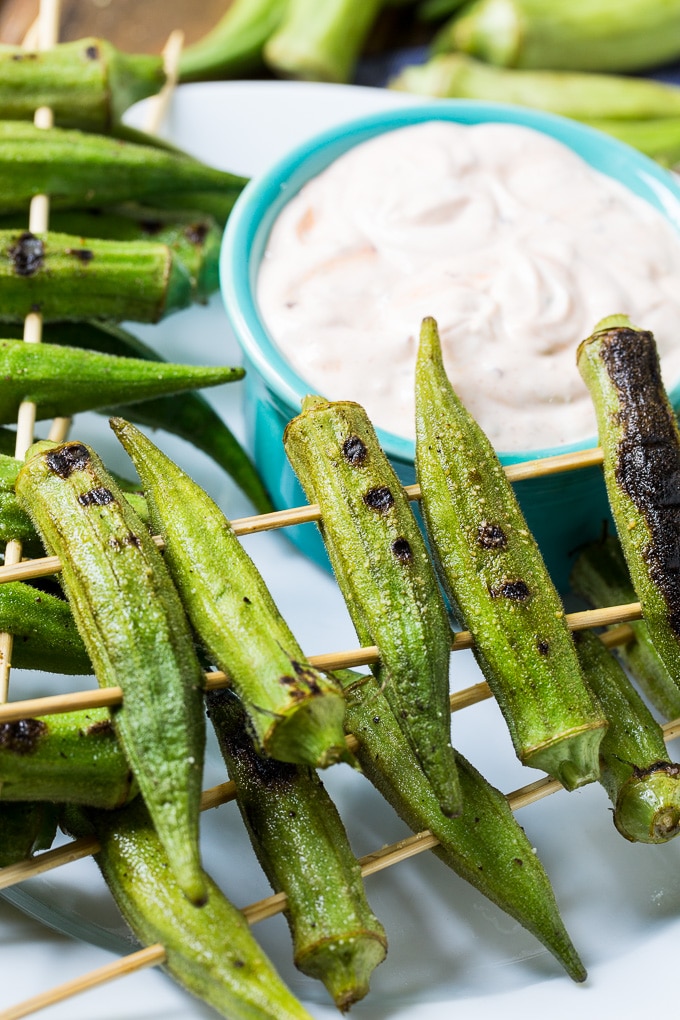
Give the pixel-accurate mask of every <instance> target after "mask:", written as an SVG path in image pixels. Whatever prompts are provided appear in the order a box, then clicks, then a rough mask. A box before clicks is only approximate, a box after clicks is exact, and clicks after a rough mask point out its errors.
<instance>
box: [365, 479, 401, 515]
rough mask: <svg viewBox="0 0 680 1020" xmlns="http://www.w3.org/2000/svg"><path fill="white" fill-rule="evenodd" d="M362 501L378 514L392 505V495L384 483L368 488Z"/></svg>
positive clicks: (383, 512) (385, 511)
mask: <svg viewBox="0 0 680 1020" xmlns="http://www.w3.org/2000/svg"><path fill="white" fill-rule="evenodd" d="M364 503H365V504H366V506H367V507H370V509H371V510H375V512H376V513H378V514H385V513H387V511H388V510H391V509H392V507H393V506H394V496H393V495H392V493H391V492H390V490H389V489H388V487H387V486H386V485H380V486H378V487H377V488H375V489H369V490H368V492H367V493H366V494H365V496H364Z"/></svg>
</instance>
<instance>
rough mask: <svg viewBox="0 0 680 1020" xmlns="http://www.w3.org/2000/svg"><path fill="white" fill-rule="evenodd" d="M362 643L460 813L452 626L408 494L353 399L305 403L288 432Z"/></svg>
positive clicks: (448, 802)
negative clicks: (370, 648) (372, 648)
mask: <svg viewBox="0 0 680 1020" xmlns="http://www.w3.org/2000/svg"><path fill="white" fill-rule="evenodd" d="M284 446H285V449H286V453H287V455H288V459H289V460H290V462H291V464H292V466H293V469H294V470H295V472H296V474H297V476H298V478H299V480H300V484H301V485H302V487H303V489H304V491H305V493H306V495H307V498H308V499H309V501H310V503H317V504H318V505H319V507H320V509H321V521H320V523H319V530H320V531H321V535H322V537H323V540H324V543H325V546H326V550H327V552H328V556H329V559H330V561H331V564H332V566H333V570H334V572H335V576H336V579H337V581H338V584H339V586H340V589H341V591H342V594H343V596H344V598H345V601H346V603H347V608H348V610H349V613H350V616H351V617H352V621H353V623H354V626H355V628H356V631H357V634H358V636H359V640H360V641H361V643H362V644H367V645H370V644H375V645H377V647H378V651H379V654H380V661H379V664H378V665H377V667H376V668H375V672H376V675H377V676H378V677H379V678H380V682H381V683H382V684H383V685H384V689H385V695H386V697H387V699H388V700H389V702H390V704H391V706H392V708H393V711H394V713H395V715H396V717H397V719H398V720H399V725H400V726H401V728H402V730H403V732H404V735H405V736H406V738H407V739H408V741H409V742H410V744H411V746H412V748H413V749H414V751H415V752H416V754H417V756H418V759H419V760H420V762H421V764H422V767H423V770H424V771H425V773H426V774H427V776H428V778H429V780H430V782H431V783H432V785H433V788H434V789H435V791H436V794H437V797H438V798H439V803H440V805H441V808H442V811H443V812H444V814H446V815H456V814H458V813H459V812H460V810H461V805H460V791H459V788H458V781H457V776H456V767H455V759H454V754H453V749H452V747H451V739H450V727H451V721H450V713H449V700H448V694H449V660H450V653H451V639H452V635H451V630H450V627H449V622H448V617H447V613H446V608H445V605H444V601H443V598H442V596H441V593H440V590H439V587H438V585H437V580H436V577H435V574H434V571H433V569H432V566H431V564H430V560H429V556H428V553H427V549H426V547H425V542H424V540H423V537H422V534H421V532H420V529H419V527H418V524H417V522H416V519H415V517H414V515H413V511H412V510H411V507H410V505H409V502H408V499H407V496H406V493H405V492H404V490H403V488H402V486H401V483H400V482H399V480H398V478H397V476H396V474H395V472H394V470H393V468H392V466H391V464H390V463H389V461H388V459H387V457H386V456H385V454H384V452H383V450H382V449H381V448H380V444H379V441H378V438H377V436H376V434H375V431H374V429H373V426H372V425H371V423H370V421H369V419H368V416H367V415H366V412H365V411H364V409H363V408H362V407H360V406H359V405H358V404H355V403H353V402H350V401H336V402H329V401H325V400H322V399H321V398H319V397H307V398H306V399H305V401H304V402H303V409H302V413H301V414H299V415H298V416H297V417H296V418H293V420H292V421H291V422H289V423H288V425H287V427H286V431H285V435H284Z"/></svg>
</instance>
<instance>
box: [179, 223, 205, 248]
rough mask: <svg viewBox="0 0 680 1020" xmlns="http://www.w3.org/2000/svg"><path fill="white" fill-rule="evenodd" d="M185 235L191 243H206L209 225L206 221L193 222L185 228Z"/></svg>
mask: <svg viewBox="0 0 680 1020" xmlns="http://www.w3.org/2000/svg"><path fill="white" fill-rule="evenodd" d="M184 236H185V237H186V239H187V241H188V242H189V244H195V245H201V244H205V239H206V237H207V236H208V226H207V224H206V223H191V224H190V225H189V226H188V227H186V228H185V230H184Z"/></svg>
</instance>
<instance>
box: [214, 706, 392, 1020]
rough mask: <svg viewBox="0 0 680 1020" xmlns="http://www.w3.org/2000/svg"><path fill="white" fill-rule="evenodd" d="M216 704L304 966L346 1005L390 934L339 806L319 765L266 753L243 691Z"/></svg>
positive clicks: (233, 774)
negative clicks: (250, 727)
mask: <svg viewBox="0 0 680 1020" xmlns="http://www.w3.org/2000/svg"><path fill="white" fill-rule="evenodd" d="M207 702H208V715H209V717H210V721H211V722H212V724H213V726H214V728H215V733H216V734H217V738H218V741H219V745H220V748H221V751H222V754H223V756H224V759H225V762H226V764H227V770H228V772H229V776H230V778H231V779H232V780H233V782H234V783H235V785H236V800H237V802H238V806H239V809H240V811H241V815H242V817H243V820H244V822H245V824H246V828H247V829H248V834H249V836H250V839H251V842H252V844H253V849H254V850H255V853H256V855H257V858H258V860H259V862H260V864H261V865H262V868H263V870H264V872H265V874H266V875H267V878H268V879H269V881H270V883H271V885H272V888H273V889H274V891H275V892H285V894H286V898H287V904H286V911H285V913H286V918H287V920H288V925H289V927H290V932H291V936H292V939H293V950H294V958H295V965H296V966H297V967H298V968H299V969H300V970H301V971H302V972H303V973H305V974H308V975H309V976H310V977H313V978H317V979H318V980H320V981H322V982H323V983H324V984H325V986H326V988H327V989H328V991H329V993H330V995H331V997H332V998H333V1000H334V1002H335V1004H336V1006H337V1007H338V1009H340V1010H341V1011H342V1012H345V1011H346V1010H347V1009H349V1008H350V1006H352V1005H353V1004H354V1003H355V1002H358V1001H359V1000H360V999H363V997H364V996H365V995H366V994H367V992H368V990H369V980H370V976H371V974H372V972H373V970H374V969H375V967H376V966H377V965H378V964H379V963H382V961H383V959H384V958H385V953H386V949H387V941H386V936H385V932H384V929H383V927H382V925H381V924H380V922H379V921H378V919H377V918H376V917H375V915H374V914H373V911H372V910H371V908H370V906H369V904H368V900H367V899H366V893H365V890H364V884H363V880H362V877H361V869H360V867H359V864H358V862H357V860H356V858H355V856H354V854H353V853H352V850H351V848H350V845H349V842H348V840H347V834H346V832H345V828H344V826H343V824H342V821H341V819H340V816H339V814H338V812H337V810H336V807H335V805H334V804H333V802H332V800H331V799H330V797H329V796H328V794H327V792H326V790H325V788H324V786H323V784H322V782H321V780H320V779H319V777H318V775H317V773H316V772H315V771H314V770H313V769H311V768H309V767H308V766H299V765H291V764H287V763H284V762H278V761H274V760H273V759H271V758H269V759H264V758H262V757H260V756H259V755H258V754H257V751H256V750H255V748H254V746H253V742H252V740H251V739H250V737H249V736H248V734H247V732H246V728H245V725H244V724H245V714H244V712H243V708H242V706H241V704H240V703H239V701H238V699H237V698H236V697H235V696H234V695H233V694H231V693H230V692H228V691H211V692H209V694H208V697H207Z"/></svg>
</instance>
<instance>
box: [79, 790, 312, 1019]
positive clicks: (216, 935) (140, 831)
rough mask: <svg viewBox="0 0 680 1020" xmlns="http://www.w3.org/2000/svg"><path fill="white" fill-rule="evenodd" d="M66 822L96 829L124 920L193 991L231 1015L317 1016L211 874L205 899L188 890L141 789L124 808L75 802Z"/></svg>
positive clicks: (99, 858) (100, 859)
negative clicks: (193, 898)
mask: <svg viewBox="0 0 680 1020" xmlns="http://www.w3.org/2000/svg"><path fill="white" fill-rule="evenodd" d="M64 823H65V827H66V828H67V830H68V831H69V832H70V833H71V834H72V835H74V836H91V835H95V836H96V838H97V840H98V842H99V850H98V851H97V853H96V854H95V861H96V862H97V864H98V866H99V868H100V870H101V872H102V875H103V877H104V879H105V881H106V883H107V885H108V887H109V890H110V891H111V893H112V895H113V897H114V899H115V901H116V903H117V905H118V908H119V909H120V911H121V913H122V915H123V917H124V919H125V921H126V922H127V924H128V925H129V926H130V928H131V929H132V932H133V933H134V935H135V936H136V937H137V939H138V940H139V941H140V942H141V943H142V944H143V945H146V946H151V945H157V944H160V945H162V946H163V949H164V950H165V961H164V963H163V964H162V965H161V966H162V968H163V970H165V971H167V973H168V974H170V976H171V977H173V978H174V979H175V980H176V981H177V982H178V983H179V984H180V985H182V987H184V988H186V990H187V991H189V992H191V993H192V994H193V995H195V996H197V997H198V998H199V999H202V1000H203V1001H204V1002H207V1003H209V1004H210V1005H211V1006H212V1007H213V1008H214V1009H215V1010H217V1012H218V1013H219V1014H220V1015H221V1016H223V1017H226V1018H227V1020H273V1018H274V1017H275V1018H276V1020H311V1017H310V1015H309V1013H308V1012H307V1010H306V1009H304V1007H303V1006H302V1005H301V1004H300V1003H299V1002H298V1001H297V999H296V998H295V997H294V996H293V995H292V993H291V992H290V991H289V990H288V989H287V988H286V986H285V985H284V983H283V981H282V980H281V978H280V977H279V975H278V973H277V972H276V970H275V969H274V967H273V965H272V964H271V963H270V961H269V960H268V958H267V957H266V956H265V954H264V953H263V951H262V950H261V949H260V947H259V946H258V944H257V942H256V941H255V939H254V938H253V936H252V934H251V932H250V929H249V927H248V924H247V922H246V920H245V918H244V916H243V914H242V913H241V911H239V910H237V909H236V907H234V906H233V905H232V904H231V903H230V902H229V900H227V898H226V897H225V896H224V894H223V893H222V891H221V890H220V889H219V888H218V886H217V885H216V884H215V883H214V882H213V881H212V880H211V879H210V878H209V876H208V875H204V879H203V881H204V885H205V888H206V901H205V904H204V905H203V906H202V907H196V906H194V905H193V904H192V903H190V902H189V901H188V900H187V899H186V897H185V896H183V895H182V891H181V890H180V888H179V886H178V884H177V881H176V879H175V877H174V875H173V873H172V870H171V868H170V863H169V861H168V857H167V854H166V851H165V849H164V847H163V844H162V843H161V842H160V840H159V839H158V836H157V834H156V831H155V829H154V828H153V826H152V824H151V821H150V819H149V816H148V813H147V811H146V808H145V806H144V804H143V803H142V802H141V799H140V798H139V797H138V798H136V800H134V801H133V802H132V803H131V804H129V805H127V806H126V807H124V808H121V809H120V810H118V811H95V810H88V811H85V810H84V809H72V810H70V811H69V812H68V813H67V814H66V816H65V818H64Z"/></svg>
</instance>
